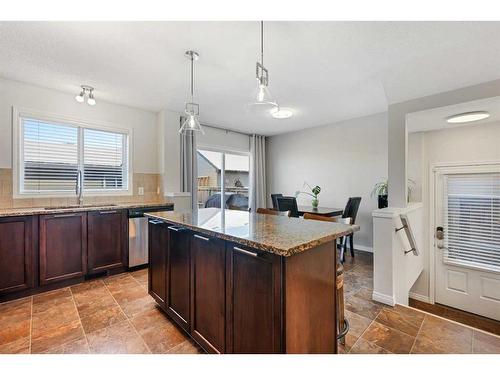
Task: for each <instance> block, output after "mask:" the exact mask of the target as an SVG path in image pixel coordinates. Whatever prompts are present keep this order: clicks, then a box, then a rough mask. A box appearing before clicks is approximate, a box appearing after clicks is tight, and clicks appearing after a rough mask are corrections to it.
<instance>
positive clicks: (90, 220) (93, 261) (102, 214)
mask: <svg viewBox="0 0 500 375" xmlns="http://www.w3.org/2000/svg"><path fill="white" fill-rule="evenodd" d="M127 223H128V220H127V212H126V211H125V210H105V211H91V212H89V213H88V217H87V225H88V229H87V230H88V241H87V256H88V268H87V269H88V273H89V274H93V273H99V272H104V271H109V270H112V269H116V268H125V267H126V265H127V256H128V255H127V248H128V236H127Z"/></svg>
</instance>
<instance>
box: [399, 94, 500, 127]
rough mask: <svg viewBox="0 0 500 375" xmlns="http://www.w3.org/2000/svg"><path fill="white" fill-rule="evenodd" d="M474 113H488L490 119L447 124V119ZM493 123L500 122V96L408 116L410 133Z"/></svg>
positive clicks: (407, 123)
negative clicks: (461, 114)
mask: <svg viewBox="0 0 500 375" xmlns="http://www.w3.org/2000/svg"><path fill="white" fill-rule="evenodd" d="M473 111H486V112H488V113H489V114H490V117H488V118H486V119H484V120H480V121H474V122H466V123H461V124H460V123H459V124H449V123H448V122H446V118H447V117H450V116H453V115H457V114H460V113H465V112H473ZM492 122H500V96H495V97H493V98H487V99H481V100H474V101H471V102H465V103H458V104H454V105H448V106H445V107H439V108H433V109H429V110H426V111H420V112H413V113H409V114H407V115H406V129H407V130H408V132H409V133H415V132H424V131H432V130H439V129H452V128H457V127H460V126H474V125H478V124H486V123H492Z"/></svg>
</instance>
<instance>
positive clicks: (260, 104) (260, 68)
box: [247, 21, 279, 114]
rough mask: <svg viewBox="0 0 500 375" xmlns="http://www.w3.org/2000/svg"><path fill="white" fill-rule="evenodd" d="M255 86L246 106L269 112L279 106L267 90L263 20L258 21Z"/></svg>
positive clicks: (257, 111)
mask: <svg viewBox="0 0 500 375" xmlns="http://www.w3.org/2000/svg"><path fill="white" fill-rule="evenodd" d="M255 78H256V79H257V88H256V89H255V90H254V93H253V95H252V101H251V102H250V103H249V104H248V105H247V108H248V109H249V110H250V111H251V112H254V113H260V114H269V113H270V112H271V111H273V110H276V109H277V108H278V107H279V106H278V104H277V103H276V101H275V100H274V99H273V97H272V95H271V93H270V92H269V87H268V84H269V72H268V70H267V69H266V68H265V67H264V21H261V22H260V62H257V63H256V65H255Z"/></svg>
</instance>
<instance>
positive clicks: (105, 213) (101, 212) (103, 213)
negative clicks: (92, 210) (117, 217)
mask: <svg viewBox="0 0 500 375" xmlns="http://www.w3.org/2000/svg"><path fill="white" fill-rule="evenodd" d="M117 212H118V211H116V210H112V211H99V215H107V214H116V213H117Z"/></svg>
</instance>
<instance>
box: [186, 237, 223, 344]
mask: <svg viewBox="0 0 500 375" xmlns="http://www.w3.org/2000/svg"><path fill="white" fill-rule="evenodd" d="M225 288H226V245H225V241H223V240H220V239H218V238H214V237H210V236H206V235H202V234H192V235H191V335H192V336H193V338H194V339H195V340H196V341H197V342H198V343H199V344H200V345H202V346H203V348H204V349H205V350H206V351H208V352H211V353H225V351H226V344H225V341H226V337H225V336H226V324H225V322H226V295H225Z"/></svg>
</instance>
